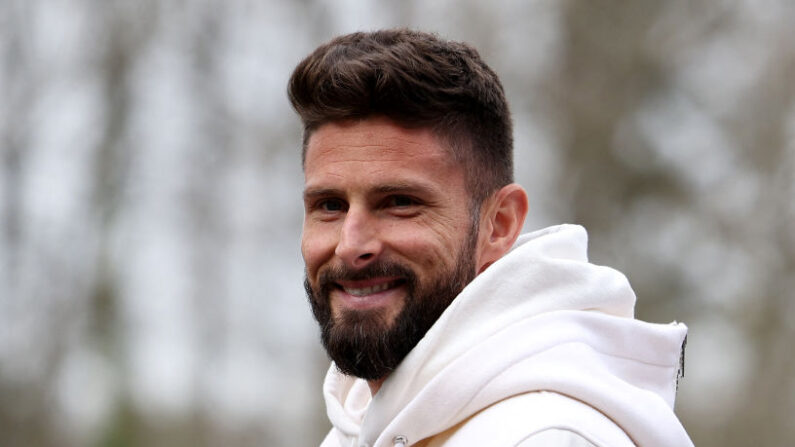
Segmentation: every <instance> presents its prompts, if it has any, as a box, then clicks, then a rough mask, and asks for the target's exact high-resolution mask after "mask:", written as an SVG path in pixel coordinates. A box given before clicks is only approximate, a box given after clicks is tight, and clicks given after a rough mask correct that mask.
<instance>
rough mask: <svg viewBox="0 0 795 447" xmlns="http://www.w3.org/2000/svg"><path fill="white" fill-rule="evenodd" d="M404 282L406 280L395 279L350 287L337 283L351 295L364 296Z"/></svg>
mask: <svg viewBox="0 0 795 447" xmlns="http://www.w3.org/2000/svg"><path fill="white" fill-rule="evenodd" d="M403 283H405V280H403V279H397V280H394V281H387V282H384V283H381V284H374V285H371V286H367V287H350V286H347V287H346V286H343V285H342V284H337V287H338V288H340V289H341V290H343V291H344V292H345V293H347V294H349V295H353V296H358V297H363V296H368V295H373V294H376V293H379V292H384V291H386V290H389V289H392V288H395V287H398V286H400V285H402V284H403Z"/></svg>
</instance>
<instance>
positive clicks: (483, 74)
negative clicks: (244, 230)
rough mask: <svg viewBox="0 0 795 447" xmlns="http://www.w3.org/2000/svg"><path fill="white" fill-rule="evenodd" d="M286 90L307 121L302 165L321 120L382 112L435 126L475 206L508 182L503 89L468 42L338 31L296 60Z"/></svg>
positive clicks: (411, 124)
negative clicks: (460, 170)
mask: <svg viewBox="0 0 795 447" xmlns="http://www.w3.org/2000/svg"><path fill="white" fill-rule="evenodd" d="M288 95H289V98H290V102H291V103H292V105H293V107H294V108H295V110H296V112H298V114H299V115H300V117H301V120H302V121H303V124H304V137H303V138H304V147H303V154H302V162H305V160H306V149H307V143H308V141H309V138H310V137H311V135H312V132H313V131H315V130H316V129H317V128H318V127H320V126H321V125H323V124H326V123H330V122H335V121H345V120H356V119H364V118H369V117H386V118H388V119H390V120H392V121H394V122H395V123H396V124H398V125H401V126H404V127H407V128H418V127H427V128H430V129H432V131H433V132H434V134H435V135H436V136H437V137H438V138H440V140H441V141H442V143H443V144H446V145H447V147H448V149H449V150H450V151H451V154H452V156H453V157H454V159H455V160H457V161H458V162H460V163H462V165H463V166H464V168H465V172H466V184H467V188H468V190H469V192H470V194H471V196H472V199H473V201H474V203H475V204H476V205H478V206H479V205H480V203H482V201H483V200H484V199H485V198H486V197H488V196H489V195H490V194H492V193H493V192H494V191H496V190H498V189H499V188H501V187H503V186H505V185H507V184H509V183H511V182H513V137H512V126H511V116H510V112H509V110H508V104H507V102H506V100H505V92H504V91H503V87H502V84H501V83H500V80H499V78H498V77H497V75H496V74H495V73H494V71H493V70H492V69H491V68H489V67H488V66H487V65H486V64H485V63H484V62H483V60H482V59H481V58H480V55H479V54H478V52H477V51H476V50H475V49H474V48H472V47H471V46H469V45H467V44H466V43H462V42H454V41H448V40H444V39H441V38H440V37H438V36H437V35H435V34H429V33H425V32H419V31H413V30H408V29H389V30H380V31H374V32H357V33H352V34H347V35H343V36H339V37H336V38H334V39H332V40H331V41H330V42H328V43H326V44H324V45H321V46H320V47H318V48H317V49H316V50H315V51H314V52H313V53H312V54H310V55H309V56H308V57H306V58H305V59H304V60H303V61H301V62H300V63H299V64H298V66H297V67H296V68H295V71H293V74H292V76H291V77H290V81H289V85H288Z"/></svg>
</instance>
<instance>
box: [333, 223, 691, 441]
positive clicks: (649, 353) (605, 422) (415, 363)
mask: <svg viewBox="0 0 795 447" xmlns="http://www.w3.org/2000/svg"><path fill="white" fill-rule="evenodd" d="M634 304H635V294H634V292H633V291H632V289H631V288H630V286H629V283H628V282H627V279H626V277H625V276H624V275H623V274H621V273H620V272H618V271H616V270H613V269H610V268H607V267H601V266H597V265H594V264H590V263H588V259H587V234H586V232H585V229H583V228H582V227H580V226H576V225H560V226H556V227H550V228H546V229H544V230H540V231H536V232H533V233H529V234H525V235H522V236H520V237H519V239H518V241H517V243H516V245H515V246H514V247H513V249H512V250H511V251H510V252H509V253H508V254H506V255H505V256H504V257H503V258H501V259H500V260H498V261H497V262H495V263H494V264H492V265H491V266H490V267H489V268H488V269H486V270H485V271H484V272H483V273H481V274H480V275H478V276H477V277H476V278H475V279H474V280H473V281H472V282H471V283H470V284H469V285H468V286H467V287H466V288H464V290H463V291H462V292H461V293H460V294H459V296H458V297H456V299H455V300H454V301H453V303H452V304H451V305H450V306H449V307H448V308H447V309H446V310H445V312H444V313H443V314H442V316H441V317H440V318H439V319H438V320H437V321H436V323H435V324H434V325H433V327H431V329H430V330H429V331H428V333H427V334H426V335H425V337H424V338H423V339H422V340H420V342H419V343H418V344H417V346H416V347H415V348H414V349H413V350H412V351H411V352H410V353H409V354H408V356H406V358H405V359H404V360H403V362H402V363H401V364H400V365H399V366H398V368H397V369H396V370H395V371H394V372H393V373H392V374H391V375H390V376H389V377H388V378H387V380H386V381H384V383H383V385H382V386H381V388H380V390H379V391H378V393H376V395H375V396H374V397H372V398H371V396H370V392H369V389H368V387H367V384H366V382H364V381H363V380H361V379H356V378H352V377H349V376H345V375H343V374H340V373H339V372H338V371H337V370H336V368H335V367H334V365H332V367H331V368H330V370H329V373H328V375H327V376H326V381H325V383H324V386H323V391H324V397H325V399H326V407H327V412H328V416H329V419H330V420H331V423H332V424H333V428H332V430H331V432H330V433H329V435H328V436H327V437H326V440H325V441H324V442H323V447H326V446H345V447H349V446H367V447H392V446H406V447H408V446H409V445H415V443H418V442H419V445H445V446H447V445H456V446H459V445H460V446H466V445H473V446H474V445H489V446H502V445H512V446H513V445H519V444H520V443H519V442H517V440H523V439H525V440H526V439H528V437H531V436H532V435H533V434H535V433H541V432H543V431H545V430H547V429H550V428H554V429H563V430H566V431H570V432H572V433H575V434H577V435H579V436H582V437H584V438H585V439H588V441H589V442H591V443H593V444H594V445H598V446H602V445H605V446H608V445H611V446H612V445H618V441H617V439H618V438H616V437H615V436H616V435H615V433H616V432H617V433H619V435H620V436H619V437H623V439H625V440H627V442H626V443H629V441H628V440H629V439H631V440H632V442H634V443H635V444H636V445H639V446H642V447H673V446H692V442H691V441H690V439H689V437H688V436H687V433H686V432H685V430H684V428H683V427H682V425H681V424H680V422H679V420H678V419H677V418H676V416H675V415H674V413H673V403H674V395H675V392H676V382H677V379H678V377H679V373H680V363H681V349H682V345H683V342H684V339H685V335H686V333H687V328H686V327H685V326H684V325H683V324H680V323H672V324H669V325H659V324H651V323H646V322H642V321H638V320H635V319H633V309H634ZM550 398H551V399H550ZM484 410H486V411H484ZM495 415H496V416H497V417H496V418H494V419H493V420H495V421H498V422H495V423H492V422H489V421H490V420H492V419H490V417H494V416H495ZM494 424H498V425H499V427H496V426H493V425H494ZM473 427H475V428H474V429H473ZM517 430H519V432H520V433H519V436H518V437H516V436H514V437H509V436H508V435H507V434H508V433H516V432H517ZM490 432H493V433H490ZM503 432H504V433H503ZM456 433H458V435H457V434H456ZM461 433H467V436H466V437H464V438H462V436H459V435H460V434H461ZM473 433H474V435H473ZM500 433H503V434H505V436H501V435H500ZM440 434H441V435H440ZM511 436H513V435H511ZM434 437H435V439H434ZM508 438H510V439H508ZM462 439H464V440H463V441H462ZM466 439H469V440H470V441H469V442H468V441H466ZM478 439H480V440H478ZM482 439H488V440H490V442H487V443H485V444H484V443H483V441H482ZM611 439H613V440H614V441H611ZM453 440H455V442H454V441H453ZM420 441H421V442H420ZM611 442H612V443H613V444H611ZM626 443H625V444H626Z"/></svg>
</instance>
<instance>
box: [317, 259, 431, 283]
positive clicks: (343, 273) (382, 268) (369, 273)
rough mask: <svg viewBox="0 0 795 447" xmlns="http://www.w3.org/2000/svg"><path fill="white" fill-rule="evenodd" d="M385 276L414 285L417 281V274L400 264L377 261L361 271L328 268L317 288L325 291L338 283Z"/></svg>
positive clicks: (319, 279)
mask: <svg viewBox="0 0 795 447" xmlns="http://www.w3.org/2000/svg"><path fill="white" fill-rule="evenodd" d="M385 276H389V277H400V278H402V279H403V280H404V281H405V282H407V283H409V284H414V283H416V280H417V274H416V273H414V271H413V270H411V269H410V268H408V267H406V266H404V265H402V264H399V263H396V262H389V261H378V262H374V263H372V264H368V265H367V266H366V267H363V268H361V269H352V268H350V267H348V266H345V265H341V266H333V267H328V268H327V269H326V270H325V271H323V272H322V273H321V274H320V276H319V277H318V286H319V288H320V289H327V288H331V287H334V285H335V284H336V283H338V282H340V281H361V280H366V279H372V278H379V277H385Z"/></svg>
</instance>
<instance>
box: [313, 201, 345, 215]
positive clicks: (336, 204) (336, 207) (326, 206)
mask: <svg viewBox="0 0 795 447" xmlns="http://www.w3.org/2000/svg"><path fill="white" fill-rule="evenodd" d="M318 205H319V206H318V207H319V208H320V209H321V210H323V211H328V212H337V211H343V210H344V209H345V204H344V203H343V202H342V200H337V199H327V200H323V201H322V202H320V203H319V204H318Z"/></svg>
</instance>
